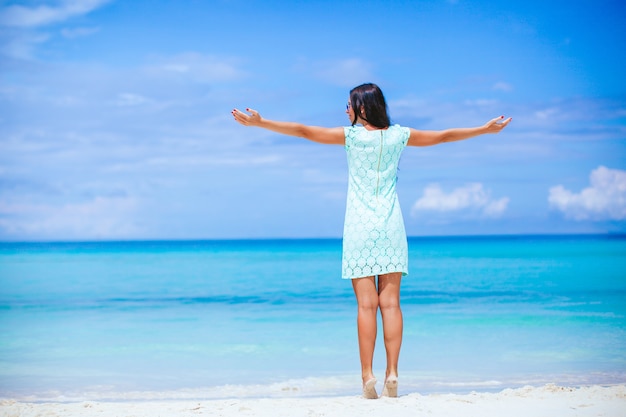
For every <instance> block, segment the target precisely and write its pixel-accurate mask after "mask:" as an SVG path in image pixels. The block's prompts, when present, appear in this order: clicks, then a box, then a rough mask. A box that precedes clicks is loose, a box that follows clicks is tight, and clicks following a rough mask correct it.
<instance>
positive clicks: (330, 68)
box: [315, 58, 372, 87]
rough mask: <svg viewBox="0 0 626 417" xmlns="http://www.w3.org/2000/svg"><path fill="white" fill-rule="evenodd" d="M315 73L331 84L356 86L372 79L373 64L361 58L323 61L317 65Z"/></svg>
mask: <svg viewBox="0 0 626 417" xmlns="http://www.w3.org/2000/svg"><path fill="white" fill-rule="evenodd" d="M316 68H317V69H316V70H315V75H316V76H317V77H318V78H320V79H322V80H325V81H327V82H330V83H331V84H334V85H338V86H342V87H354V86H355V85H357V84H360V83H362V82H364V80H370V79H372V72H371V70H370V68H371V65H370V64H369V63H368V62H365V61H363V60H362V59H359V58H349V59H344V60H340V61H333V62H328V61H326V62H323V63H319V64H318V65H316Z"/></svg>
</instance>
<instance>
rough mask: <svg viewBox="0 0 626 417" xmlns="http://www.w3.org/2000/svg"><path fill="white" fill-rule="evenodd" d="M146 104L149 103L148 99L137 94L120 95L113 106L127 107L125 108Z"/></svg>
mask: <svg viewBox="0 0 626 417" xmlns="http://www.w3.org/2000/svg"><path fill="white" fill-rule="evenodd" d="M148 102H150V99H148V98H146V97H144V96H142V95H139V94H133V93H120V94H118V96H117V101H116V102H115V104H116V105H117V106H120V107H127V106H139V105H141V104H145V103H148Z"/></svg>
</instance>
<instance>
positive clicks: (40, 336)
mask: <svg viewBox="0 0 626 417" xmlns="http://www.w3.org/2000/svg"><path fill="white" fill-rule="evenodd" d="M409 252H410V254H409V257H410V259H409V269H410V271H409V275H408V276H407V277H405V278H403V284H402V285H403V287H402V295H401V297H402V298H401V301H402V307H403V312H404V319H405V330H404V343H403V347H402V353H401V358H400V359H401V361H400V378H401V379H400V383H401V385H400V394H403V393H410V392H420V393H432V392H469V391H472V390H491V391H499V390H501V389H504V388H508V387H518V386H523V385H543V384H545V383H556V384H563V385H585V384H613V383H625V382H626V237H624V236H606V235H602V236H595V235H594V236H502V237H420V238H410V239H409ZM340 263H341V241H340V240H338V239H336V240H335V239H330V240H319V239H315V240H232V241H227V240H223V241H146V242H72V243H0V398H23V399H31V400H42V401H43V400H49V399H54V400H72V399H85V398H86V399H154V398H163V399H165V398H205V399H207V398H227V397H268V396H294V395H306V396H315V395H333V394H337V395H353V394H354V395H357V394H359V393H360V367H359V362H358V346H357V337H356V303H355V300H354V295H353V293H352V287H351V285H350V281H348V280H342V279H341V278H340V269H341V268H340V267H341V265H340ZM375 372H376V373H377V375H378V377H379V379H382V378H383V377H384V348H383V344H382V331H380V332H379V341H378V344H377V351H376V357H375Z"/></svg>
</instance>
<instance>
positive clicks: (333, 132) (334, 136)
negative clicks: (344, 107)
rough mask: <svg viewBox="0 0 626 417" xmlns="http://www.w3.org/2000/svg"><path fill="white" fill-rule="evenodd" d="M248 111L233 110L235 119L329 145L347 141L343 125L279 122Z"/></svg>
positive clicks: (246, 123)
mask: <svg viewBox="0 0 626 417" xmlns="http://www.w3.org/2000/svg"><path fill="white" fill-rule="evenodd" d="M246 111H247V112H248V113H249V114H246V113H244V112H242V111H240V110H237V109H234V110H233V111H232V114H233V117H234V118H235V120H236V121H237V122H239V123H241V124H242V125H244V126H257V127H262V128H263V129H268V130H271V131H273V132H277V133H282V134H283V135H289V136H297V137H300V138H305V139H308V140H311V141H313V142H318V143H325V144H329V145H343V144H344V143H345V136H344V132H343V127H330V128H329V127H318V126H307V125H303V124H300V123H293V122H278V121H275V120H268V119H264V118H262V117H261V115H260V114H259V112H257V111H256V110H252V109H246Z"/></svg>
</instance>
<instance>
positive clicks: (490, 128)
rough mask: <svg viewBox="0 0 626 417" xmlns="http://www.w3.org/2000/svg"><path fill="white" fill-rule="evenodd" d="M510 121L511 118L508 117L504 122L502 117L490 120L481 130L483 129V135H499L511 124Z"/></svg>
mask: <svg viewBox="0 0 626 417" xmlns="http://www.w3.org/2000/svg"><path fill="white" fill-rule="evenodd" d="M511 120H513V118H512V117H509V118H508V119H506V120H504V116H500V117H496V118H495V119H491V120H489V121H488V122H487V123H485V124H484V126H483V128H484V129H485V133H500V131H501V130H502V129H504V128H505V127H506V125H508V124H509V123H510V122H511Z"/></svg>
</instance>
